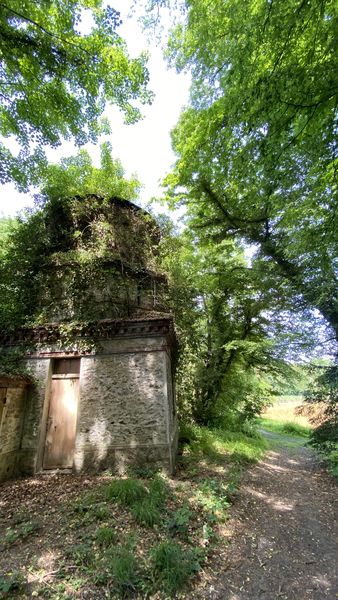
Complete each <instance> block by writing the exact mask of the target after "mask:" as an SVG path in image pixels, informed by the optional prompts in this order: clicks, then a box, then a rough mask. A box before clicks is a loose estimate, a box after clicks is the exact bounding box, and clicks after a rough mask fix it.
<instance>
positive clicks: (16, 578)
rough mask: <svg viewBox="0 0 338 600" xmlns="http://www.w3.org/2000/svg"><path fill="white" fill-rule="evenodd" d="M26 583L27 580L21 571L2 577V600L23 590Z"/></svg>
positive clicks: (0, 596) (0, 585) (0, 593)
mask: <svg viewBox="0 0 338 600" xmlns="http://www.w3.org/2000/svg"><path fill="white" fill-rule="evenodd" d="M25 583H26V579H25V577H24V576H23V575H22V573H20V571H13V572H11V573H6V574H4V575H0V598H1V599H2V598H10V596H9V594H11V593H13V592H19V591H20V590H22V589H23V587H24V585H25Z"/></svg>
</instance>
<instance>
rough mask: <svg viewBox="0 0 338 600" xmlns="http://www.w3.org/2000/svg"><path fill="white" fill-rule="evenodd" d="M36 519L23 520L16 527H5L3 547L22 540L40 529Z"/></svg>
mask: <svg viewBox="0 0 338 600" xmlns="http://www.w3.org/2000/svg"><path fill="white" fill-rule="evenodd" d="M40 527H41V525H40V523H39V522H38V521H24V522H21V523H19V525H18V526H17V527H14V528H13V527H7V530H6V534H5V547H8V546H11V545H12V544H15V543H16V542H18V541H22V540H24V539H26V538H27V537H29V536H30V535H31V534H32V533H35V532H36V531H38V530H39V529H40Z"/></svg>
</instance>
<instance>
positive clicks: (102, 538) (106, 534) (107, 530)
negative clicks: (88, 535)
mask: <svg viewBox="0 0 338 600" xmlns="http://www.w3.org/2000/svg"><path fill="white" fill-rule="evenodd" d="M95 538H96V541H97V543H98V544H99V545H100V546H110V545H111V544H113V543H114V542H115V541H116V533H115V531H114V529H112V528H111V527H106V526H102V527H99V529H97V531H96V535H95Z"/></svg>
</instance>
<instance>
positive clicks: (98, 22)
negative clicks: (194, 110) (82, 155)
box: [0, 0, 151, 189]
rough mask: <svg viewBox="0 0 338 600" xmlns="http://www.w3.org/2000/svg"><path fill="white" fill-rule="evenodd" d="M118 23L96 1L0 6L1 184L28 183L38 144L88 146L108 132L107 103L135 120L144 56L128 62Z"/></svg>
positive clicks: (145, 94) (34, 172) (42, 0)
mask: <svg viewBox="0 0 338 600" xmlns="http://www.w3.org/2000/svg"><path fill="white" fill-rule="evenodd" d="M120 23H121V21H120V15H119V13H118V12H117V11H115V10H114V9H113V8H111V7H109V6H107V7H104V3H103V1H102V0H68V1H67V2H64V1H63V0H4V1H3V2H0V135H1V136H2V137H3V140H2V142H1V143H0V183H5V182H8V181H15V182H16V184H17V185H18V186H19V187H20V188H22V189H24V188H25V187H26V186H27V184H29V183H31V182H35V181H36V179H37V178H38V176H39V169H38V167H39V166H41V165H42V164H44V162H45V161H44V152H43V146H44V145H49V146H57V145H59V144H60V143H61V141H62V139H70V138H72V139H74V140H75V142H76V143H77V144H79V145H81V144H84V143H85V142H87V141H88V140H92V141H95V140H96V139H97V137H98V135H99V133H100V132H102V131H108V130H109V127H108V124H107V122H106V121H104V120H101V121H100V117H101V115H102V113H103V111H104V108H105V106H106V104H107V103H113V104H115V105H117V106H118V107H119V108H120V109H121V110H122V111H123V112H124V114H125V118H126V121H127V122H133V121H135V120H137V119H138V118H139V116H140V111H139V108H138V107H137V105H136V104H135V101H136V100H137V99H138V100H140V101H141V102H142V103H144V102H149V101H150V100H151V94H150V93H149V91H147V83H148V71H147V68H146V56H145V55H141V56H140V57H138V58H135V59H131V58H129V56H128V53H127V49H126V44H125V42H124V40H123V39H122V38H121V37H120V36H119V34H118V33H117V29H118V26H119V24H120ZM11 137H14V138H15V140H16V142H17V143H18V144H19V149H20V151H19V153H18V154H17V153H16V152H12V151H11V149H10V146H9V144H8V143H6V141H5V138H11Z"/></svg>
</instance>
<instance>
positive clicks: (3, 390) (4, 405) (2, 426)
mask: <svg viewBox="0 0 338 600" xmlns="http://www.w3.org/2000/svg"><path fill="white" fill-rule="evenodd" d="M0 403H1V405H0V482H1V481H5V480H6V479H10V478H12V477H13V476H15V475H16V474H17V473H18V468H19V465H18V457H19V453H20V445H21V437H22V426H23V419H24V413H25V408H26V382H25V381H24V380H22V379H20V378H12V379H8V378H0Z"/></svg>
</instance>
